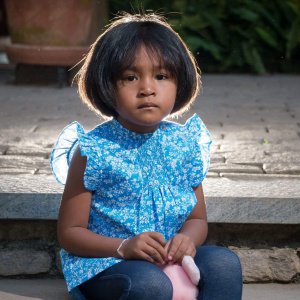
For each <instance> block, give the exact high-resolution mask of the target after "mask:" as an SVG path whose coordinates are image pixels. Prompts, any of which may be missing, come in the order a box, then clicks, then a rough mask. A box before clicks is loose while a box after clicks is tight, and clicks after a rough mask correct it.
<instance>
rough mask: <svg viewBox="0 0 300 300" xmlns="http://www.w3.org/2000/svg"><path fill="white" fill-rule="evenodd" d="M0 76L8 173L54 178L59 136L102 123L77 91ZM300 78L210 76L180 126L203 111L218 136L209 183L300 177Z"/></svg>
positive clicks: (2, 161)
mask: <svg viewBox="0 0 300 300" xmlns="http://www.w3.org/2000/svg"><path fill="white" fill-rule="evenodd" d="M1 75H2V76H1V78H0V89H1V94H0V107H1V111H0V170H1V174H2V175H14V176H15V175H22V174H31V175H35V176H39V175H50V169H49V163H48V158H49V154H50V151H51V148H52V146H53V144H54V141H55V140H56V137H57V135H58V134H59V132H60V130H61V129H62V128H63V127H64V126H65V125H67V124H68V123H69V122H71V121H73V120H74V119H76V120H78V121H79V122H81V123H82V124H83V125H84V127H85V128H86V129H91V128H92V127H93V126H95V125H96V124H97V123H99V122H101V121H102V120H101V119H100V120H99V118H98V117H97V116H95V115H94V114H93V113H92V112H90V111H88V110H87V109H86V108H85V107H84V106H83V105H82V104H81V102H80V100H79V98H78V95H77V94H76V89H75V88H74V87H67V88H63V89H58V88H56V87H55V86H48V87H38V86H15V85H11V84H8V83H7V81H8V80H9V75H10V76H11V74H9V73H7V72H6V73H3V72H2V74H1ZM299 79H300V77H298V76H284V75H276V76H264V77H256V76H249V75H236V76H234V75H226V76H221V75H204V76H203V78H202V81H203V90H202V95H201V96H200V97H199V99H198V101H197V102H196V103H195V105H194V106H193V108H192V109H191V110H190V111H189V112H188V113H187V114H185V115H184V116H183V117H181V118H180V119H179V121H180V122H184V120H185V119H186V118H187V117H189V116H190V115H192V114H193V113H198V114H199V115H200V116H201V117H202V119H203V120H204V121H205V123H206V124H207V127H208V129H209V130H210V131H211V133H212V137H213V140H214V144H213V147H212V161H211V168H210V172H209V177H213V178H216V177H230V176H232V175H236V174H240V175H241V176H243V174H253V175H255V176H256V177H258V178H266V177H270V176H273V177H274V176H276V177H282V178H286V177H289V178H298V179H299V178H300V99H299V98H300V96H299V95H300V85H299V83H300V80H299Z"/></svg>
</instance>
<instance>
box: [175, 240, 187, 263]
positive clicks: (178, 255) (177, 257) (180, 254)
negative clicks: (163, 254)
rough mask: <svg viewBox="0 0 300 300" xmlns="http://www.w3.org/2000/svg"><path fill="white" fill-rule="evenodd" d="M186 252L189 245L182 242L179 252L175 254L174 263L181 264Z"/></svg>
mask: <svg viewBox="0 0 300 300" xmlns="http://www.w3.org/2000/svg"><path fill="white" fill-rule="evenodd" d="M186 251H187V245H186V244H185V243H184V242H182V243H181V244H180V245H179V247H178V248H177V251H176V252H175V254H174V255H173V259H172V261H173V262H181V261H182V258H183V256H184V255H185V253H186Z"/></svg>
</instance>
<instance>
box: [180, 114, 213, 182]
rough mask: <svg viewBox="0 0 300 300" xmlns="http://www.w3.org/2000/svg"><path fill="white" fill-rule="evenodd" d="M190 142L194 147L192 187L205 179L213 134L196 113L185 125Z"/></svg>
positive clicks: (190, 176)
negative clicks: (211, 134)
mask: <svg viewBox="0 0 300 300" xmlns="http://www.w3.org/2000/svg"><path fill="white" fill-rule="evenodd" d="M184 127H185V129H186V131H187V132H186V134H187V137H188V139H189V143H190V145H191V147H192V168H191V170H190V173H189V178H190V183H191V186H192V187H196V186H198V185H200V184H201V182H202V181H203V180H204V178H205V176H206V174H207V172H208V168H209V164H210V145H211V142H212V141H211V136H210V133H209V131H208V130H207V128H206V126H205V124H204V123H203V121H202V120H201V119H200V117H199V116H197V115H196V114H195V115H194V116H192V117H191V118H190V119H189V120H188V121H187V122H186V123H185V125H184Z"/></svg>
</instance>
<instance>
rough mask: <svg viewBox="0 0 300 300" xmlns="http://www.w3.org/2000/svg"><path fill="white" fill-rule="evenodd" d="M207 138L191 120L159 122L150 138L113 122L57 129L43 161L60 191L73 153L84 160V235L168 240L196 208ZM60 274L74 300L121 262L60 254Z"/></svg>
mask: <svg viewBox="0 0 300 300" xmlns="http://www.w3.org/2000/svg"><path fill="white" fill-rule="evenodd" d="M210 144H211V138H210V134H209V132H208V130H207V129H206V127H205V125H204V123H203V122H202V120H201V119H200V118H199V117H198V116H197V115H194V116H193V117H191V118H190V119H189V120H188V121H187V122H186V123H185V124H184V125H179V124H177V123H174V122H169V121H162V122H161V124H160V126H159V128H158V129H157V130H156V131H155V132H153V133H146V134H139V133H135V132H132V131H130V130H128V129H126V128H124V127H123V126H122V125H121V124H120V123H119V122H118V121H117V120H115V119H112V120H110V121H108V122H105V123H102V124H100V125H99V126H97V127H96V128H94V129H93V130H92V131H90V132H88V133H85V132H84V130H83V128H82V126H81V125H80V124H79V123H77V122H73V123H71V124H70V125H68V126H67V127H66V128H65V129H63V131H62V133H61V134H60V136H59V138H58V141H57V143H56V145H55V148H54V149H53V151H52V155H51V167H52V170H53V173H54V175H55V177H56V179H57V180H58V181H59V182H60V183H62V184H65V181H66V176H67V172H68V168H69V164H70V161H71V158H72V155H73V153H74V151H75V149H76V148H77V147H78V146H79V148H80V152H81V155H82V156H86V157H87V164H86V169H85V173H84V185H85V187H86V189H88V190H89V191H91V192H92V201H91V210H90V217H89V224H88V229H90V230H91V231H93V232H96V233H98V234H101V235H106V236H110V237H116V238H128V237H132V236H134V235H137V234H139V233H141V232H145V231H157V232H160V233H161V234H163V236H164V237H165V239H166V240H168V239H170V238H171V237H172V236H174V235H175V234H176V233H177V232H178V231H179V229H180V228H181V226H182V225H183V223H184V221H185V220H186V218H187V217H188V215H189V214H190V212H191V211H192V209H193V207H194V206H195V204H196V201H197V200H196V197H195V194H194V192H193V187H196V186H198V185H200V184H201V182H202V181H203V179H204V178H205V176H206V173H207V171H208V167H209V160H210ZM61 259H62V266H63V273H64V276H65V279H66V282H67V286H68V289H69V291H71V292H72V291H73V293H72V294H73V296H75V299H84V298H83V297H81V296H80V295H79V293H78V291H77V292H76V293H75V291H76V287H77V286H78V285H80V284H81V283H83V282H84V281H86V280H88V279H90V278H91V277H93V276H95V275H97V274H98V273H99V272H101V271H103V270H105V269H106V268H109V267H110V266H112V265H114V264H116V263H118V262H119V261H121V260H120V259H117V258H114V257H109V258H85V257H79V256H75V255H72V254H70V253H68V252H67V251H65V250H64V249H62V250H61Z"/></svg>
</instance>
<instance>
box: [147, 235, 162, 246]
mask: <svg viewBox="0 0 300 300" xmlns="http://www.w3.org/2000/svg"><path fill="white" fill-rule="evenodd" d="M148 235H149V237H151V238H152V239H153V240H155V241H156V242H158V243H159V244H160V245H161V246H162V247H164V246H165V245H166V240H165V238H164V236H163V235H162V234H161V233H159V232H149V233H148Z"/></svg>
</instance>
